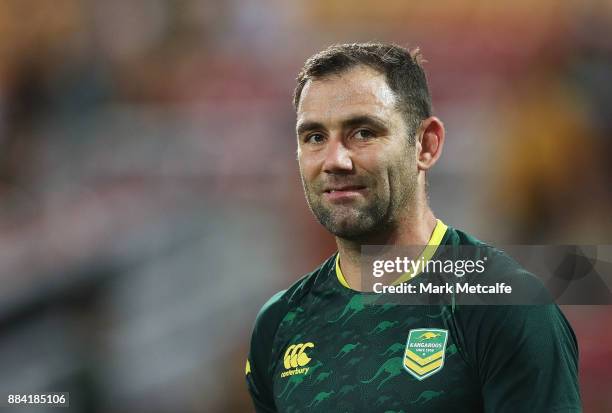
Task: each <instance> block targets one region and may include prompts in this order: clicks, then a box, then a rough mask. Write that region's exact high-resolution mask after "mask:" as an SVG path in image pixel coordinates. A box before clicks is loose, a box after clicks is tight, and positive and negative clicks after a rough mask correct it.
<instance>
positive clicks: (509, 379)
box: [246, 43, 581, 413]
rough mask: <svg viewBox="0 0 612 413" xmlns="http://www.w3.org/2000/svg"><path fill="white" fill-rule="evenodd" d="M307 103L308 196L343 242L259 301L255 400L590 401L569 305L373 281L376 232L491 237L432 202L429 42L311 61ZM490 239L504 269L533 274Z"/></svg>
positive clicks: (476, 406) (383, 403)
mask: <svg viewBox="0 0 612 413" xmlns="http://www.w3.org/2000/svg"><path fill="white" fill-rule="evenodd" d="M294 104H295V108H296V113H297V125H296V129H297V140H298V161H299V167H300V173H301V177H302V182H303V187H304V192H305V194H306V199H307V201H308V205H309V207H310V209H311V210H312V212H313V214H314V215H315V217H316V218H317V219H318V220H319V222H320V223H321V224H322V225H323V226H324V227H325V228H326V229H327V230H328V231H330V232H331V233H333V234H334V235H335V237H336V241H337V245H338V253H337V254H334V255H333V256H332V257H330V258H329V259H328V260H327V261H325V262H324V263H323V264H322V265H321V266H320V267H319V268H317V269H316V270H314V271H313V272H311V273H310V274H308V275H306V276H305V277H303V278H302V279H300V280H299V281H298V282H297V283H295V284H294V285H293V286H292V287H290V288H289V289H288V290H286V291H281V292H280V293H278V294H276V295H275V296H273V297H272V298H271V299H270V300H269V301H268V303H266V304H265V305H264V306H263V308H262V310H261V312H260V314H259V315H258V317H257V320H256V323H255V327H254V331H253V336H252V340H251V348H250V352H249V356H248V360H247V365H246V378H247V384H248V388H249V391H250V394H251V397H252V398H253V401H254V404H255V408H256V410H257V411H258V412H289V413H291V412H303V411H322V412H400V411H402V412H409V411H418V410H420V409H423V408H424V409H426V410H427V411H431V412H442V411H451V410H452V411H454V412H455V413H459V412H470V413H474V412H512V413H516V412H524V411H525V412H526V411H531V412H577V411H581V408H580V397H579V392H578V385H577V370H578V368H577V357H578V356H577V352H578V349H577V344H576V340H575V337H574V334H573V332H572V330H571V327H570V326H569V324H568V323H567V321H566V319H565V318H564V317H563V315H562V313H561V312H560V310H559V308H558V307H557V306H556V305H554V304H550V305H540V306H460V305H459V306H455V305H454V303H453V305H446V304H444V303H439V304H432V305H399V304H393V303H388V302H387V303H386V304H382V302H380V301H379V299H380V297H381V295H379V294H374V293H372V292H366V291H363V289H362V284H363V283H362V278H361V270H360V257H361V247H362V246H363V245H424V246H427V248H428V249H429V250H430V251H431V250H433V251H434V252H433V253H432V254H430V257H429V258H431V256H432V255H434V254H436V251H435V250H436V249H438V246H455V245H471V246H484V244H482V243H481V242H480V241H478V240H476V239H474V238H473V237H471V236H470V235H468V234H466V233H464V232H461V231H459V230H456V229H454V228H452V227H450V226H447V225H445V224H444V223H443V222H442V221H440V220H438V219H436V217H435V216H434V214H433V212H432V211H431V209H430V207H429V205H428V203H427V193H426V173H427V171H428V170H429V169H430V168H431V167H433V166H434V164H435V163H436V162H437V160H438V159H439V157H440V154H441V152H442V147H443V144H444V126H443V124H442V122H441V121H440V120H439V119H438V118H436V117H434V116H432V113H431V103H430V96H429V91H428V87H427V83H426V79H425V74H424V72H423V69H422V67H421V59H420V56H419V54H418V52H409V51H407V50H405V49H403V48H401V47H398V46H394V45H387V44H378V43H367V44H348V45H336V46H332V47H330V48H328V49H326V50H324V51H322V52H320V53H318V54H316V55H315V56H313V57H311V58H310V59H308V60H307V61H306V64H305V66H304V68H303V69H302V71H301V73H300V74H299V77H298V85H297V87H296V90H295V95H294ZM484 247H486V248H487V251H488V252H487V254H488V255H489V256H490V258H491V260H490V261H494V262H495V263H497V264H496V266H495V268H497V272H498V273H501V274H502V276H503V277H505V278H506V279H510V280H513V279H515V278H518V277H521V275H524V271H523V270H522V269H520V268H519V267H518V266H516V265H515V264H513V263H512V262H511V261H510V260H509V258H508V257H507V256H505V255H504V254H503V253H501V252H499V251H497V250H495V249H493V248H492V247H488V246H484ZM419 278H420V277H418V276H417V277H415V278H414V280H418V279H419ZM414 280H412V281H414Z"/></svg>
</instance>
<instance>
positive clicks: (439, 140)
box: [416, 116, 444, 171]
mask: <svg viewBox="0 0 612 413" xmlns="http://www.w3.org/2000/svg"><path fill="white" fill-rule="evenodd" d="M419 130H420V131H421V133H419V134H418V135H417V142H416V144H417V154H416V155H417V167H418V169H419V170H420V171H427V170H428V169H429V168H431V167H432V166H434V165H435V163H436V162H437V161H438V158H439V157H440V155H441V154H442V147H443V146H444V124H443V123H442V121H441V120H440V119H438V118H437V117H435V116H430V117H429V118H427V119H425V120H424V121H422V122H421V126H420V127H419Z"/></svg>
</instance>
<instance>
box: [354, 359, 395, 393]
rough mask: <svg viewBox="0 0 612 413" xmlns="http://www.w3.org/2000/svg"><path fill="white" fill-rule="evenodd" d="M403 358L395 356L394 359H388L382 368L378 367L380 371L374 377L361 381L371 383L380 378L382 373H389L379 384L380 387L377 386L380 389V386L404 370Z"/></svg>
mask: <svg viewBox="0 0 612 413" xmlns="http://www.w3.org/2000/svg"><path fill="white" fill-rule="evenodd" d="M402 360H403V359H402V358H401V357H394V358H392V359H389V360H387V361H385V362H384V363H383V365H382V366H380V368H379V369H378V371H377V372H376V374H375V375H374V377H372V378H371V379H369V380H362V381H361V382H362V383H364V384H369V383H372V382H373V381H374V380H376V379H378V378H379V377H380V375H381V374H385V373H386V374H388V376H387V377H386V378H385V379H383V380H382V381H381V382H380V383H379V384H378V387H376V389H377V390H379V389H380V386H382V385H383V384H385V383H386V382H388V381H389V380H391V379H392V378H394V377H396V376H399V375H400V374H401V372H402Z"/></svg>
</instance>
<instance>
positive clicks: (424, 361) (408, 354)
mask: <svg viewBox="0 0 612 413" xmlns="http://www.w3.org/2000/svg"><path fill="white" fill-rule="evenodd" d="M405 355H406V357H408V358H410V359H412V360H413V361H416V362H417V363H419V365H420V366H424V365H426V364H428V363H431V362H432V361H435V360H437V359H439V358H442V357H443V356H444V350H440V351H438V352H437V353H434V354H432V355H431V356H428V357H421V356H419V355H417V354H415V353H413V352H412V351H411V350H406V354H405Z"/></svg>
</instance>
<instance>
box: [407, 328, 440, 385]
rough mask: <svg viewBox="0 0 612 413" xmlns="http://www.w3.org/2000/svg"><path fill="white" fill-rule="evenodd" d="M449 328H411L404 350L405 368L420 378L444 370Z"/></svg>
mask: <svg viewBox="0 0 612 413" xmlns="http://www.w3.org/2000/svg"><path fill="white" fill-rule="evenodd" d="M447 339H448V330H440V329H437V328H417V329H414V330H410V332H409V333H408V341H407V342H406V350H405V352H404V368H405V369H406V370H407V371H408V373H410V374H412V375H413V376H414V377H415V378H417V379H418V380H423V379H426V378H427V377H429V376H431V375H432V374H435V373H437V372H439V371H440V370H442V367H444V354H445V352H446V341H447Z"/></svg>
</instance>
